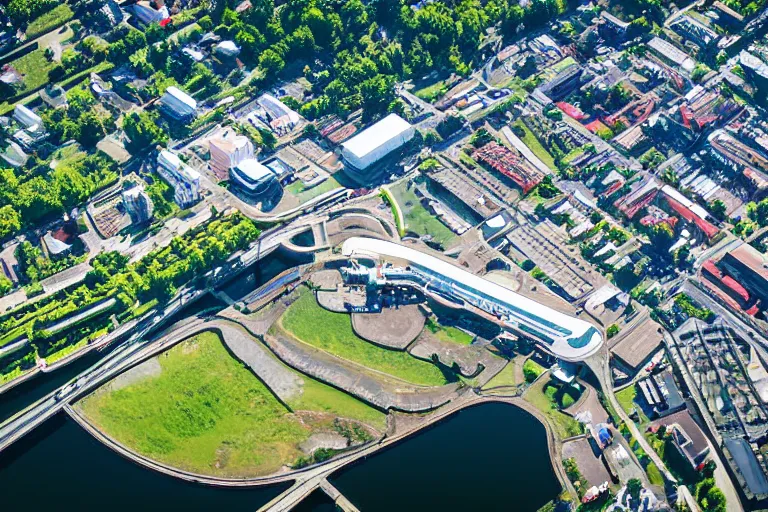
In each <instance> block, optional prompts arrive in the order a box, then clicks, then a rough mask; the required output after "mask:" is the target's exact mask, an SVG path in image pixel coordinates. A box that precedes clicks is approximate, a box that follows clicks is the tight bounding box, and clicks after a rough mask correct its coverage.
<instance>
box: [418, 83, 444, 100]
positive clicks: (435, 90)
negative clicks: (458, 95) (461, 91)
mask: <svg viewBox="0 0 768 512" xmlns="http://www.w3.org/2000/svg"><path fill="white" fill-rule="evenodd" d="M446 92H448V85H447V84H446V83H445V82H444V81H443V80H440V81H439V82H435V83H434V84H432V85H428V86H426V87H423V88H421V89H418V90H417V91H415V92H414V93H413V95H414V96H416V97H417V98H419V99H422V100H424V101H427V102H429V103H434V102H435V101H437V100H438V99H440V97H441V96H442V95H444V94H445V93H446Z"/></svg>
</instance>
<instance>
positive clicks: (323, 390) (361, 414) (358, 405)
mask: <svg viewBox="0 0 768 512" xmlns="http://www.w3.org/2000/svg"><path fill="white" fill-rule="evenodd" d="M302 378H303V379H304V392H303V393H302V395H301V397H300V398H297V399H294V400H290V401H289V403H288V405H289V406H290V407H291V408H292V409H293V410H295V411H305V410H306V411H317V412H327V413H330V414H333V415H335V416H339V417H343V418H349V419H353V420H358V421H362V422H363V423H367V424H368V425H370V426H372V427H374V428H376V429H378V430H380V431H382V432H383V431H384V430H386V428H387V415H386V414H384V413H383V412H381V411H379V410H377V409H374V408H373V407H371V406H369V405H367V404H365V403H364V402H361V401H360V400H358V399H357V398H355V397H353V396H350V395H348V394H346V393H345V392H343V391H339V390H338V389H336V388H333V387H331V386H328V385H326V384H323V383H322V382H318V381H316V380H314V379H310V378H309V377H306V376H304V375H302Z"/></svg>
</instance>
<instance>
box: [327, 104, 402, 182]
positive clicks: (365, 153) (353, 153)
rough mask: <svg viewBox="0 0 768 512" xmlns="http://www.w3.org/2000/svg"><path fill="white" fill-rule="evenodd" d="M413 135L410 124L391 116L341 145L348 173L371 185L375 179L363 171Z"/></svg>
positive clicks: (400, 118)
mask: <svg viewBox="0 0 768 512" xmlns="http://www.w3.org/2000/svg"><path fill="white" fill-rule="evenodd" d="M414 133H416V132H415V130H414V128H413V126H411V125H410V123H408V121H406V120H405V119H403V118H402V117H400V116H398V115H397V114H390V115H388V116H387V117H385V118H384V119H382V120H381V121H379V122H377V123H376V124H374V125H373V126H370V127H369V128H367V129H365V130H363V131H362V132H361V133H359V134H357V135H355V136H354V137H352V138H351V139H349V140H348V141H347V142H345V143H344V144H342V151H341V155H342V157H344V161H345V162H346V164H347V165H346V166H345V167H346V171H347V173H348V174H349V175H350V177H352V178H353V179H354V180H355V181H358V182H360V183H361V184H367V183H370V182H371V181H372V180H373V179H375V177H376V176H372V175H371V173H366V172H363V171H365V169H367V168H368V167H370V166H371V165H373V164H375V163H376V162H378V161H379V160H381V159H382V158H384V157H385V156H387V155H388V154H389V153H391V152H392V151H394V150H396V149H398V148H400V147H402V146H403V145H404V144H405V143H406V142H408V141H409V140H411V139H412V138H413V135H414Z"/></svg>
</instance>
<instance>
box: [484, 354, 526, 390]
mask: <svg viewBox="0 0 768 512" xmlns="http://www.w3.org/2000/svg"><path fill="white" fill-rule="evenodd" d="M515 366H516V363H515V361H514V360H512V361H510V362H509V363H507V365H506V366H505V367H504V368H502V369H501V371H500V372H499V373H497V374H496V375H494V376H493V378H491V380H489V381H488V383H487V384H486V385H485V386H483V390H486V389H493V388H498V387H517V386H519V385H520V384H521V383H520V382H518V379H517V373H516V372H517V368H516V367H515Z"/></svg>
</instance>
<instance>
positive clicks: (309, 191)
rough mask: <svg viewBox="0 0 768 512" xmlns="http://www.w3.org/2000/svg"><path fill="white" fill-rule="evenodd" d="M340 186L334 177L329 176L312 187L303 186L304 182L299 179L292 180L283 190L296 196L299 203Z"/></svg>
mask: <svg viewBox="0 0 768 512" xmlns="http://www.w3.org/2000/svg"><path fill="white" fill-rule="evenodd" d="M341 186H342V185H341V184H339V182H338V181H337V180H336V178H335V177H333V176H330V177H329V178H328V179H327V180H325V181H324V182H322V183H321V184H319V185H317V186H314V187H312V188H304V184H302V183H301V181H294V182H293V183H291V184H290V185H288V186H287V187H285V190H286V192H288V193H290V194H291V195H292V196H294V197H296V199H298V201H299V203H302V204H303V203H306V202H307V201H309V200H311V199H314V198H316V197H317V196H319V195H321V194H325V193H326V192H330V191H331V190H334V189H337V188H339V187H341Z"/></svg>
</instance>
